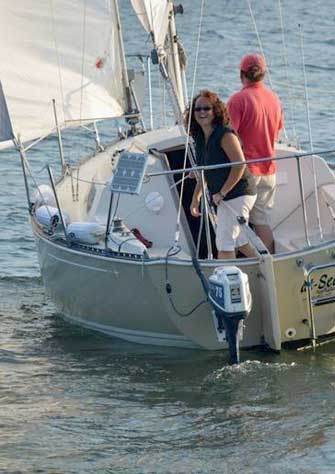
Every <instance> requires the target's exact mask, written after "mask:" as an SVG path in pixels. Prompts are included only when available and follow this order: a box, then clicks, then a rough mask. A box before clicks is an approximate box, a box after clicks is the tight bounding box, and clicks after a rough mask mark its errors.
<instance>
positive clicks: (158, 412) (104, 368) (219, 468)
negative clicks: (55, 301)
mask: <svg viewBox="0 0 335 474" xmlns="http://www.w3.org/2000/svg"><path fill="white" fill-rule="evenodd" d="M15 287H16V288H15ZM1 292H2V294H4V293H6V294H7V296H8V299H7V303H6V304H5V307H4V308H2V311H5V312H6V315H7V316H6V318H4V319H3V320H2V332H1V337H0V341H1V350H0V366H1V385H0V397H1V405H0V425H1V434H0V452H1V458H0V459H1V461H0V472H3V473H21V472H22V473H26V472H29V473H30V472H36V473H37V472H41V473H42V472H43V473H91V472H97V473H214V472H215V473H229V474H230V473H237V472H240V471H241V470H243V472H245V473H256V472H261V471H263V470H264V471H265V472H271V473H282V472H285V473H306V474H307V473H323V472H324V473H326V472H327V473H328V472H332V469H333V466H334V463H335V457H334V449H333V448H334V435H335V424H334V423H335V414H334V413H335V401H334V399H335V397H334V395H335V345H332V344H330V345H327V346H323V347H322V349H320V350H318V351H317V352H316V353H314V354H313V353H311V352H306V353H297V352H294V351H284V352H283V353H282V354H281V355H280V356H275V355H272V354H264V353H257V352H249V351H244V352H243V354H242V358H243V360H244V362H243V363H242V364H241V366H240V367H230V366H228V365H227V361H226V356H225V355H222V354H218V353H207V352H198V351H189V350H178V349H164V350H163V349H160V348H155V347H149V346H137V345H135V344H128V343H125V342H121V341H118V340H116V339H110V338H107V337H104V336H100V335H96V334H94V333H92V332H90V331H86V330H83V329H81V328H77V327H75V326H72V325H69V324H67V323H66V322H63V321H62V320H61V319H59V318H55V317H54V309H53V307H52V305H51V304H50V303H49V302H48V301H47V300H46V299H45V297H44V296H43V291H42V289H41V287H40V284H39V282H38V281H37V280H21V281H20V282H19V284H13V281H10V282H8V281H6V280H3V281H2V282H1ZM10 293H13V298H10V297H9V296H10ZM14 293H15V298H14Z"/></svg>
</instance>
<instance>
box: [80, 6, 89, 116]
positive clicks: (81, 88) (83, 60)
mask: <svg viewBox="0 0 335 474" xmlns="http://www.w3.org/2000/svg"><path fill="white" fill-rule="evenodd" d="M86 10H87V0H85V3H84V12H83V35H82V56H81V87H80V107H79V110H80V112H79V119H80V121H81V119H82V112H83V93H84V68H85V54H86V42H85V40H86Z"/></svg>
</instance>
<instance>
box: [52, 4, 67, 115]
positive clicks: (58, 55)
mask: <svg viewBox="0 0 335 474" xmlns="http://www.w3.org/2000/svg"><path fill="white" fill-rule="evenodd" d="M49 4H50V12H51V21H52V34H53V39H54V43H55V50H56V56H57V70H58V80H59V89H60V94H61V98H62V104H61V107H62V109H63V115H64V117H65V109H64V104H65V101H64V89H63V79H62V68H61V61H60V54H59V47H58V41H57V34H56V21H55V11H54V5H53V0H49Z"/></svg>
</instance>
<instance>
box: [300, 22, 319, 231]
mask: <svg viewBox="0 0 335 474" xmlns="http://www.w3.org/2000/svg"><path fill="white" fill-rule="evenodd" d="M298 27H299V32H300V45H301V60H302V70H303V75H304V85H305V103H306V118H307V127H308V134H309V144H310V147H311V151H312V152H313V151H314V148H313V137H312V128H311V119H310V114H309V98H308V85H307V76H306V64H305V53H304V33H303V27H302V25H301V24H299V25H298ZM312 174H313V184H314V195H315V206H316V221H317V226H318V230H319V233H320V239H321V240H322V239H323V232H322V227H321V217H320V207H319V193H318V185H317V180H316V178H317V177H316V170H315V164H314V156H312Z"/></svg>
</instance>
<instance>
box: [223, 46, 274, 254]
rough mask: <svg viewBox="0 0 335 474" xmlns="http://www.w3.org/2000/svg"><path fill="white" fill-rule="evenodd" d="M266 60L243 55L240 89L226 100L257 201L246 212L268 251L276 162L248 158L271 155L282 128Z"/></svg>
mask: <svg viewBox="0 0 335 474" xmlns="http://www.w3.org/2000/svg"><path fill="white" fill-rule="evenodd" d="M265 74H266V63H265V60H264V58H263V57H262V56H260V55H259V54H247V55H246V56H244V57H243V58H242V61H241V64H240V77H241V82H242V85H243V87H242V89H241V90H240V91H239V92H237V93H235V94H233V95H232V97H231V98H230V99H229V101H228V103H227V107H228V111H229V115H230V119H231V125H232V127H233V128H234V129H235V131H236V132H237V133H238V135H239V137H240V139H241V141H242V145H243V151H244V155H245V157H246V160H247V161H248V167H249V170H250V172H251V173H252V174H253V175H254V177H255V181H256V186H257V200H256V203H255V205H254V207H253V209H252V210H251V212H250V222H251V223H252V224H253V225H254V228H255V232H256V234H257V235H258V236H259V237H260V238H261V239H262V241H263V242H264V244H265V245H266V247H267V248H268V249H269V251H270V252H271V253H273V252H274V242H273V234H272V230H271V227H270V213H271V209H272V207H273V203H274V195H275V186H276V174H275V173H276V163H275V162H274V161H271V160H269V161H266V162H263V163H253V162H252V160H255V159H259V158H268V157H271V158H272V157H274V156H275V149H274V146H275V141H276V139H277V138H278V135H279V131H280V129H281V128H282V127H283V115H282V107H281V103H280V101H279V99H278V97H277V95H276V94H275V93H274V92H272V91H271V90H269V89H267V88H266V87H265V86H264V82H263V81H264V77H265Z"/></svg>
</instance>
